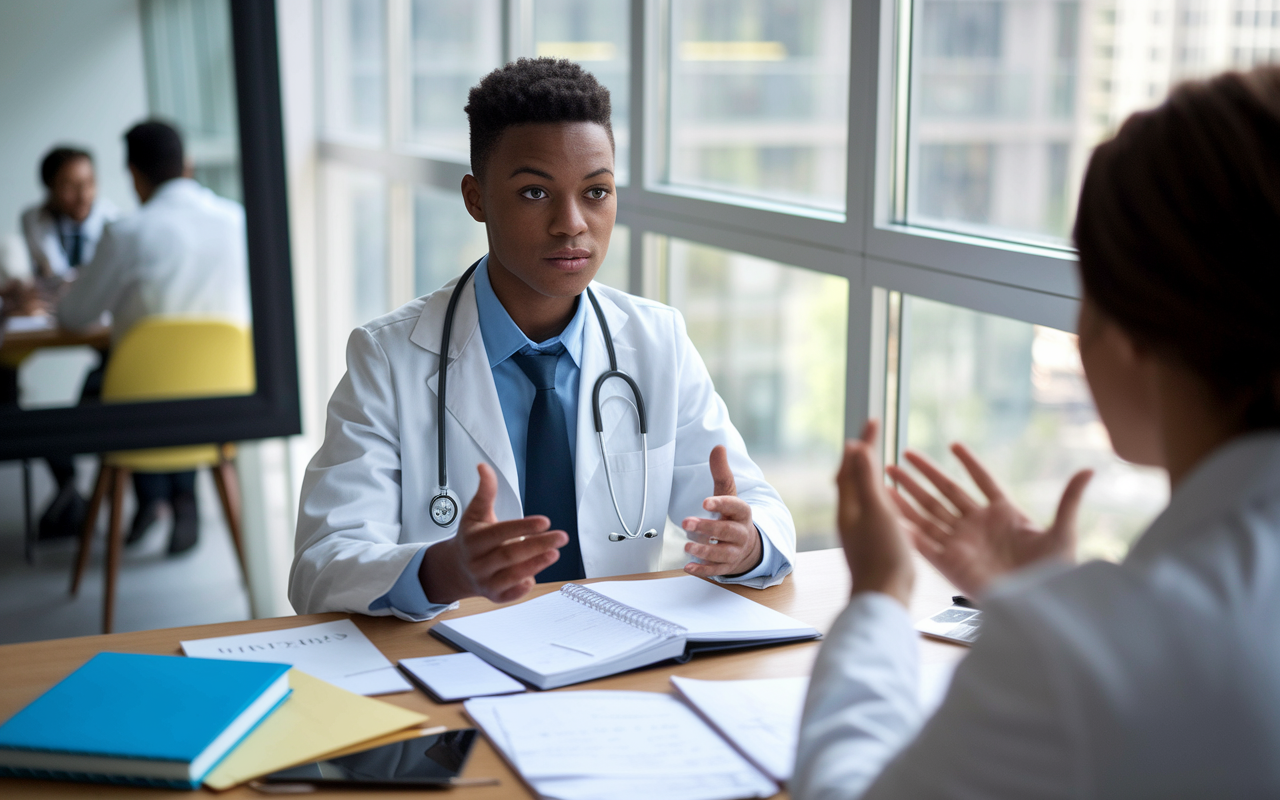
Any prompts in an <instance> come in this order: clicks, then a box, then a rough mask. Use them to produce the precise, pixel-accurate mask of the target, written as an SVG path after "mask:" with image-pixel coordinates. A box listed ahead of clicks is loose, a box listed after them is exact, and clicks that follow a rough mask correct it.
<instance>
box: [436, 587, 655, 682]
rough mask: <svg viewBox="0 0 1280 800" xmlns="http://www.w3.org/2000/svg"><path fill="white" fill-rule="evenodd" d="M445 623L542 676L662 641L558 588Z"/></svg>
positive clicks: (607, 658) (605, 659)
mask: <svg viewBox="0 0 1280 800" xmlns="http://www.w3.org/2000/svg"><path fill="white" fill-rule="evenodd" d="M449 627H450V628H452V629H454V630H455V631H457V632H458V633H460V634H462V635H464V636H466V637H468V638H470V639H471V640H473V641H475V642H476V643H478V644H480V645H483V646H484V647H487V648H489V649H490V650H492V651H493V652H495V653H499V654H501V655H502V656H504V657H506V658H508V659H510V660H512V661H515V662H516V663H519V664H522V665H524V666H525V667H527V668H529V669H532V670H534V671H535V672H539V673H541V674H543V675H553V674H556V673H559V672H564V671H566V670H571V669H578V668H579V667H584V666H587V665H589V664H593V663H596V662H601V661H608V660H609V659H611V658H614V657H616V656H620V655H622V654H624V653H629V652H631V651H634V650H638V649H640V648H642V647H648V646H650V645H652V644H654V643H656V642H659V641H661V640H662V639H661V637H660V636H658V635H656V634H652V633H648V632H646V631H644V630H641V629H640V628H636V627H633V626H631V625H628V624H627V623H625V622H623V621H622V620H619V619H615V618H614V617H611V616H609V615H608V614H602V613H600V612H599V611H595V610H594V609H591V608H588V607H587V606H585V605H583V604H582V603H579V602H577V601H575V600H572V599H570V598H569V597H566V596H565V595H564V594H562V593H561V592H552V593H551V594H546V595H543V596H542V597H537V598H534V599H533V600H529V601H527V602H524V603H518V604H516V605H513V606H508V607H506V608H503V609H499V610H497V611H490V612H487V613H484V614H475V615H473V616H470V617H461V618H459V619H451V620H449Z"/></svg>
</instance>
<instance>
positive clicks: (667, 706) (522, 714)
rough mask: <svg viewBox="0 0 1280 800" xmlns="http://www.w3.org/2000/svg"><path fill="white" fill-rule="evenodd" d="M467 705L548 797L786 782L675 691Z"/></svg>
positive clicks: (698, 793) (581, 799)
mask: <svg viewBox="0 0 1280 800" xmlns="http://www.w3.org/2000/svg"><path fill="white" fill-rule="evenodd" d="M466 709H467V713H468V714H469V715H470V716H471V718H472V719H473V720H475V721H476V724H478V725H480V727H481V728H483V729H484V731H485V734H486V735H488V736H489V738H490V740H491V741H492V742H493V743H494V745H495V746H496V747H497V748H498V749H499V750H501V751H502V752H503V753H504V755H505V756H506V757H507V759H508V760H509V761H510V762H511V763H512V765H513V766H514V767H515V768H516V769H517V770H518V771H519V772H520V774H521V775H522V776H523V777H524V779H525V780H526V781H528V782H529V783H530V784H531V785H532V786H533V787H534V788H535V789H536V790H537V791H538V793H539V794H541V795H544V796H546V797H556V798H564V800H589V799H590V798H610V799H611V800H631V799H632V798H635V800H640V798H654V797H661V798H663V800H728V798H738V797H768V796H770V795H772V794H774V793H775V792H776V791H777V788H778V787H777V785H776V784H775V783H774V782H772V781H770V780H768V779H767V778H766V777H765V776H764V775H763V774H761V773H760V772H759V771H758V770H757V769H755V768H754V767H752V766H751V764H749V763H748V762H747V761H746V760H745V759H743V758H742V756H740V755H739V754H738V753H737V751H735V750H734V749H733V748H732V747H731V746H730V745H729V744H728V743H727V742H725V741H724V740H723V739H722V738H720V736H719V735H717V734H716V733H715V732H714V731H713V730H711V728H709V727H708V726H707V725H706V723H704V722H703V721H702V720H701V719H699V718H698V716H697V715H696V714H694V713H693V711H692V710H691V709H690V708H689V707H688V706H687V705H685V704H684V703H682V702H681V701H680V700H678V699H677V698H675V697H674V696H672V695H669V694H656V693H652V692H601V691H582V692H553V693H546V694H524V695H515V696H511V697H496V698H480V699H476V700H469V701H467V704H466Z"/></svg>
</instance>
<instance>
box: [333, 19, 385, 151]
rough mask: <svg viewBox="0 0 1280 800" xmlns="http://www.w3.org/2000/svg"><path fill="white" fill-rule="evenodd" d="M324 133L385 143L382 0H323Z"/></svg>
mask: <svg viewBox="0 0 1280 800" xmlns="http://www.w3.org/2000/svg"><path fill="white" fill-rule="evenodd" d="M320 8H321V19H320V25H321V35H322V36H323V38H324V57H323V58H322V59H321V68H322V69H321V72H322V74H321V79H322V81H323V86H324V88H323V91H322V101H323V108H324V117H323V119H324V130H325V133H326V134H328V135H330V136H333V137H336V138H339V139H345V140H348V141H357V142H360V143H368V144H374V145H377V144H380V143H381V140H382V138H383V134H384V131H385V122H386V120H385V117H386V105H385V99H386V86H385V84H386V62H385V54H386V27H385V26H386V13H385V8H384V6H383V3H382V2H380V0H321V5H320Z"/></svg>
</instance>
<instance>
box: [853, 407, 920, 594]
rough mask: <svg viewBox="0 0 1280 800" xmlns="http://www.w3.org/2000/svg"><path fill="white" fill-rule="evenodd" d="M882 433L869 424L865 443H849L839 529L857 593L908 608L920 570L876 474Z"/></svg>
mask: <svg viewBox="0 0 1280 800" xmlns="http://www.w3.org/2000/svg"><path fill="white" fill-rule="evenodd" d="M879 432H880V424H879V423H878V422H877V421H876V420H868V421H867V424H866V425H865V426H864V427H863V429H862V438H860V439H857V440H854V441H849V442H846V443H845V446H844V460H843V461H842V462H841V464H840V471H839V472H838V473H836V487H837V489H838V490H839V495H840V496H839V500H838V505H837V507H836V527H838V528H839V529H840V541H841V544H843V545H844V555H845V559H846V560H847V561H848V562H849V572H850V574H851V576H852V579H853V583H852V590H853V593H854V594H857V593H858V592H883V593H884V594H887V595H889V596H890V597H893V598H895V599H896V600H898V601H899V602H900V603H902V604H903V605H904V606H905V605H907V604H908V603H910V602H911V589H912V586H913V585H914V583H915V566H914V565H913V564H912V563H911V544H910V542H909V541H908V540H907V532H906V531H905V530H904V528H903V525H902V520H901V518H899V516H898V514H897V512H896V511H895V510H894V508H893V502H892V501H891V500H890V499H889V494H888V491H887V490H886V487H885V485H884V480H883V479H882V478H881V477H880V471H879V470H878V469H876V459H875V455H874V452H875V444H876V437H877V435H878V434H879Z"/></svg>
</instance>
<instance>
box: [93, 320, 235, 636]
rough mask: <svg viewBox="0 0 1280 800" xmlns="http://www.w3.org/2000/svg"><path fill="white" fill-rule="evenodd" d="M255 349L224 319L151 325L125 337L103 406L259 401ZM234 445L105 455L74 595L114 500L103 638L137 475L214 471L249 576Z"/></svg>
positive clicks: (110, 369)
mask: <svg viewBox="0 0 1280 800" xmlns="http://www.w3.org/2000/svg"><path fill="white" fill-rule="evenodd" d="M254 385H255V381H254V366H253V342H252V340H251V337H250V336H249V331H248V329H247V328H244V327H243V326H240V325H237V324H234V323H231V322H227V321H224V320H219V319H208V318H194V317H148V318H146V319H144V320H142V321H141V322H139V323H138V324H136V325H135V326H134V327H133V328H131V329H130V330H129V332H128V333H126V334H125V336H124V338H123V339H122V340H121V341H120V344H119V345H117V346H116V348H115V349H114V351H113V352H112V354H111V357H110V359H109V360H108V361H107V368H106V373H105V374H104V375H103V380H102V402H104V403H138V402H146V401H149V400H175V399H180V398H194V397H225V396H229V395H245V394H253V391H254ZM233 456H234V449H233V448H232V446H231V445H228V444H203V445H190V446H186V447H163V448H154V449H148V450H127V451H122V452H117V453H106V454H104V455H103V456H102V463H101V466H100V467H99V468H98V479H97V482H96V483H95V485H94V489H93V498H92V500H90V502H89V514H88V516H87V518H86V519H85V524H84V529H83V530H82V531H81V534H80V552H79V555H78V556H77V558H76V569H75V574H74V575H73V577H72V579H71V593H72V594H73V595H74V594H76V592H77V591H78V590H79V588H80V579H81V577H82V576H83V574H84V570H85V567H86V566H87V565H88V563H89V550H90V547H91V545H92V542H93V529H94V527H96V523H97V519H98V512H99V510H100V509H101V507H102V501H103V500H104V499H105V498H106V496H107V494H108V493H110V494H111V513H110V526H109V527H108V529H107V564H106V598H105V603H104V608H103V616H102V630H103V633H110V632H111V627H112V618H113V615H114V611H115V589H116V576H117V574H118V573H119V571H120V551H121V549H122V545H123V534H122V530H121V519H120V517H121V508H122V506H123V504H124V492H125V486H126V485H127V484H128V483H129V476H130V475H131V474H132V473H134V472H184V471H187V470H194V469H200V468H201V467H210V468H212V470H213V480H214V482H215V483H216V484H217V487H218V497H219V499H220V500H221V501H222V511H223V513H224V514H225V515H226V518H227V527H228V528H229V529H230V530H231V538H232V541H233V542H234V543H235V546H236V555H237V556H238V557H239V561H240V569H241V572H242V573H243V572H244V569H245V563H244V545H243V542H242V541H241V535H240V487H239V480H238V479H237V477H236V471H235V466H234V464H233V463H232V461H231V458H232V457H233Z"/></svg>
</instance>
